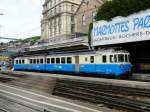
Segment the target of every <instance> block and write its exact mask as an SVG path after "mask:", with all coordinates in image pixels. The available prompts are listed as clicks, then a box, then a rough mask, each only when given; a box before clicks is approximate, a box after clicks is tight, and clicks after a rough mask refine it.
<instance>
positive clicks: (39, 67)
mask: <svg viewBox="0 0 150 112" xmlns="http://www.w3.org/2000/svg"><path fill="white" fill-rule="evenodd" d="M14 70H37V71H45V64H15V65H14Z"/></svg>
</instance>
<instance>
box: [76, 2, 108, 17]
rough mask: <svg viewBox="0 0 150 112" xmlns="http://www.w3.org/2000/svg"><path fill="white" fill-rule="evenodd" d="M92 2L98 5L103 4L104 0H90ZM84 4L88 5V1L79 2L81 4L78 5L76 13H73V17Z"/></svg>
mask: <svg viewBox="0 0 150 112" xmlns="http://www.w3.org/2000/svg"><path fill="white" fill-rule="evenodd" d="M92 1H96V2H97V3H99V4H100V3H103V2H105V1H106V0H92ZM84 3H89V0H82V1H81V3H80V5H79V7H78V9H77V10H76V12H75V15H76V14H77V12H78V11H79V9H80V8H81V6H82V5H83V4H84Z"/></svg>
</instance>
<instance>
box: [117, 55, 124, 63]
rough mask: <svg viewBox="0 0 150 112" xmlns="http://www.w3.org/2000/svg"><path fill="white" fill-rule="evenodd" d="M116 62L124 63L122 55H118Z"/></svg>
mask: <svg viewBox="0 0 150 112" xmlns="http://www.w3.org/2000/svg"><path fill="white" fill-rule="evenodd" d="M118 61H119V62H124V55H123V54H118Z"/></svg>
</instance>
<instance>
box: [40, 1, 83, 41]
mask: <svg viewBox="0 0 150 112" xmlns="http://www.w3.org/2000/svg"><path fill="white" fill-rule="evenodd" d="M80 3H81V0H45V3H44V5H43V7H44V9H43V19H42V21H41V27H42V29H41V30H42V40H45V41H46V42H48V41H49V42H55V41H60V40H66V39H68V38H72V37H71V34H72V33H74V30H75V21H74V13H75V12H76V10H77V8H78V7H79V4H80Z"/></svg>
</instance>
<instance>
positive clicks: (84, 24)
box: [75, 0, 108, 34]
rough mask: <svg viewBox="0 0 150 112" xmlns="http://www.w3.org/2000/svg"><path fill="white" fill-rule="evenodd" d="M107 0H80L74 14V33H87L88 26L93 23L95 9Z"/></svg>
mask: <svg viewBox="0 0 150 112" xmlns="http://www.w3.org/2000/svg"><path fill="white" fill-rule="evenodd" d="M105 1H108V0H82V2H81V4H80V5H79V7H78V9H77V11H76V13H75V18H76V20H75V24H76V27H75V31H76V32H80V33H86V34H87V33H88V30H89V24H90V23H91V22H94V21H95V16H96V12H97V9H98V8H99V7H100V6H101V5H102V4H103V3H104V2H105Z"/></svg>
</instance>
